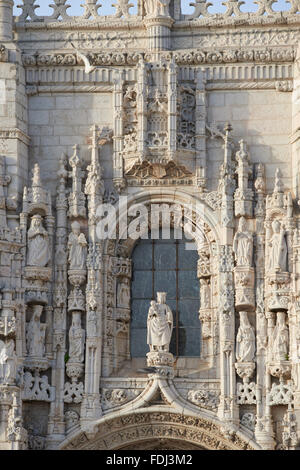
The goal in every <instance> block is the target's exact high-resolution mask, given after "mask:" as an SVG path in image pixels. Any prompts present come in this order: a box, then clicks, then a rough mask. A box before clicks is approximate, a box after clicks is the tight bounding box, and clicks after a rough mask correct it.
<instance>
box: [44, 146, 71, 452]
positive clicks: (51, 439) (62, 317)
mask: <svg viewBox="0 0 300 470" xmlns="http://www.w3.org/2000/svg"><path fill="white" fill-rule="evenodd" d="M65 166H66V156H65V155H62V157H61V160H60V166H59V171H58V177H59V185H58V189H57V197H56V231H55V235H56V240H55V252H54V259H55V264H54V270H55V272H54V289H53V290H54V292H53V307H54V309H53V310H54V315H53V337H52V350H53V354H54V361H55V367H54V368H53V370H52V383H54V384H55V386H56V393H55V401H54V402H52V403H51V404H50V414H49V423H48V437H47V443H46V448H47V449H51V448H52V449H53V448H55V447H56V446H57V443H58V442H60V441H61V439H63V438H64V434H65V422H64V379H65V353H66V318H67V293H68V283H67V267H68V266H67V210H68V203H67V191H66V179H67V176H68V172H67V170H66V169H65Z"/></svg>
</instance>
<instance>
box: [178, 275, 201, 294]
mask: <svg viewBox="0 0 300 470" xmlns="http://www.w3.org/2000/svg"><path fill="white" fill-rule="evenodd" d="M178 287H179V292H178V295H179V298H180V299H199V297H200V292H199V290H200V285H199V279H198V278H197V273H196V271H179V272H178Z"/></svg>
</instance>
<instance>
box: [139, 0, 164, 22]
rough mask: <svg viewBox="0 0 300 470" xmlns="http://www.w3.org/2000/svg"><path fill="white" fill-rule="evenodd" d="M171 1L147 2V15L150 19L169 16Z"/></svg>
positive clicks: (148, 0)
mask: <svg viewBox="0 0 300 470" xmlns="http://www.w3.org/2000/svg"><path fill="white" fill-rule="evenodd" d="M169 4H170V0H146V1H145V3H144V5H145V9H146V14H147V16H148V17H150V18H156V17H157V16H170V15H169Z"/></svg>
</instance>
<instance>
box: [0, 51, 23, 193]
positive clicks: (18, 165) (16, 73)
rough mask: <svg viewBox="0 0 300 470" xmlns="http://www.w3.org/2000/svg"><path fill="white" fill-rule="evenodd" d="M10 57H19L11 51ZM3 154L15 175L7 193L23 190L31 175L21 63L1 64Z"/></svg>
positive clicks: (9, 170) (0, 109)
mask: <svg viewBox="0 0 300 470" xmlns="http://www.w3.org/2000/svg"><path fill="white" fill-rule="evenodd" d="M9 55H10V59H12V58H14V60H17V61H18V60H20V57H19V54H18V53H16V52H15V51H13V50H11V51H9ZM0 77H1V79H0V80H1V83H0V86H1V92H0V132H1V135H0V153H1V154H2V155H4V156H5V161H6V171H7V173H8V174H9V175H10V176H11V177H12V181H11V183H10V185H9V186H8V196H9V197H12V196H15V195H16V194H17V193H19V194H20V193H22V191H23V186H24V185H25V184H27V175H28V149H27V146H28V138H27V95H26V91H25V72H24V69H23V67H22V66H21V65H20V64H19V63H10V62H7V63H5V62H1V63H0Z"/></svg>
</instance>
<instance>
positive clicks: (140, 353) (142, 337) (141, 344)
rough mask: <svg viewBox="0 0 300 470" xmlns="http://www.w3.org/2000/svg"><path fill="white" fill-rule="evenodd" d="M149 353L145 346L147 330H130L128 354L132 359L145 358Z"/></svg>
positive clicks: (147, 347)
mask: <svg viewBox="0 0 300 470" xmlns="http://www.w3.org/2000/svg"><path fill="white" fill-rule="evenodd" d="M147 352H149V346H148V345H147V328H132V329H131V338H130V353H131V356H132V357H145V356H146V354H147Z"/></svg>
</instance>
